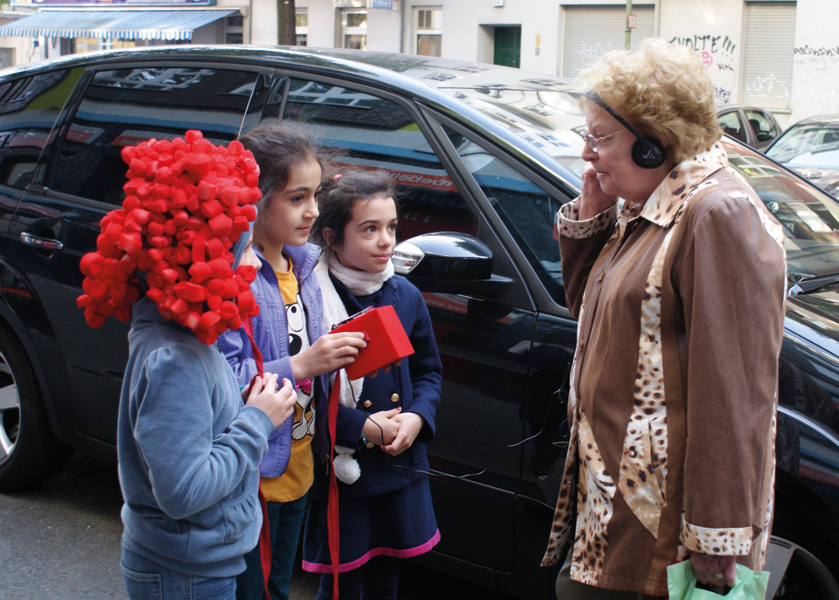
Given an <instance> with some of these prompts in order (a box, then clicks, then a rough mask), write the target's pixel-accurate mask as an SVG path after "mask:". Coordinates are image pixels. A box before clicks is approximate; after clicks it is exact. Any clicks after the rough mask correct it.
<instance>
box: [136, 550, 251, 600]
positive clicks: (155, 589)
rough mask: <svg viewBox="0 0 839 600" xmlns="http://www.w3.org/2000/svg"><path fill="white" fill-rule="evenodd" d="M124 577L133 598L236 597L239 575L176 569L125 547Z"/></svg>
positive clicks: (197, 599) (192, 599) (199, 599)
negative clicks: (213, 574)
mask: <svg viewBox="0 0 839 600" xmlns="http://www.w3.org/2000/svg"><path fill="white" fill-rule="evenodd" d="M120 567H122V580H123V582H124V583H125V591H126V592H128V597H129V598H130V599H131V600H234V598H235V597H236V578H235V577H199V576H197V575H188V574H186V573H181V572H180V571H173V570H172V569H167V568H166V567H164V566H161V565H159V564H157V563H156V562H154V561H151V560H149V559H147V558H145V557H143V556H140V555H139V554H136V553H134V552H131V550H127V549H125V548H123V549H122V560H121V561H120Z"/></svg>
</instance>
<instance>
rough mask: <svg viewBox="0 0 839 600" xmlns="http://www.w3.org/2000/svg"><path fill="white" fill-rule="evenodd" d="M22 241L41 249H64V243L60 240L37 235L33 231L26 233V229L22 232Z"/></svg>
mask: <svg viewBox="0 0 839 600" xmlns="http://www.w3.org/2000/svg"><path fill="white" fill-rule="evenodd" d="M20 241H21V242H23V243H24V244H26V245H27V246H33V247H35V248H39V249H41V250H63V249H64V244H62V243H61V242H59V241H58V240H51V239H49V238H42V237H38V236H37V235H32V234H31V233H26V232H25V231H22V232H21V233H20Z"/></svg>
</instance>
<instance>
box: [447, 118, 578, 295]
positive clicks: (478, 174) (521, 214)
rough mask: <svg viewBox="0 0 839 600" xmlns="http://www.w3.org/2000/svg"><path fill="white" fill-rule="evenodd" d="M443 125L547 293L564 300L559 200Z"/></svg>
mask: <svg viewBox="0 0 839 600" xmlns="http://www.w3.org/2000/svg"><path fill="white" fill-rule="evenodd" d="M443 129H444V131H445V132H446V134H447V135H448V136H449V139H450V140H451V141H452V144H453V145H454V147H455V148H456V149H457V152H458V154H459V155H460V157H461V158H462V159H463V162H464V164H465V165H466V167H467V168H468V169H469V171H470V172H471V173H472V176H473V177H474V178H475V181H476V182H477V183H478V185H479V186H480V188H481V190H482V191H483V192H484V194H485V195H486V197H487V199H488V200H489V201H490V203H491V204H492V205H493V206H494V208H495V209H496V211H497V212H498V215H499V216H500V217H501V219H502V220H503V221H504V225H505V226H506V227H507V229H508V231H509V232H510V233H511V234H512V236H513V238H515V240H516V243H517V244H518V246H519V248H521V250H522V252H523V253H524V255H525V256H526V257H527V260H528V262H529V263H530V264H531V266H532V267H533V269H534V270H535V271H536V273H537V275H538V276H539V279H540V280H541V281H542V283H543V284H544V285H545V287H546V288H547V290H548V293H549V294H550V295H551V297H552V298H554V300H556V301H558V302H560V303H563V304H564V292H562V267H561V264H560V260H559V243H558V242H557V239H556V236H555V227H554V223H555V221H556V213H557V211H558V210H559V207H560V205H561V202H559V201H558V200H556V199H555V198H553V197H552V196H551V195H550V194H549V193H548V192H546V191H545V190H543V189H542V188H541V187H539V186H538V185H536V184H534V183H533V182H531V181H530V180H529V179H527V178H526V177H524V176H522V175H521V174H520V173H519V172H518V171H516V170H515V169H513V168H511V167H510V166H508V165H507V164H506V163H504V162H503V161H502V160H501V159H499V158H498V157H496V156H494V155H493V154H491V153H489V152H487V151H486V150H485V149H484V148H483V147H481V146H479V145H478V144H476V143H475V142H473V141H471V140H469V139H468V138H467V137H465V136H463V135H460V134H459V133H457V132H455V131H453V130H452V129H450V128H448V127H444V128H443ZM567 200H568V199H567V198H566V199H564V201H567Z"/></svg>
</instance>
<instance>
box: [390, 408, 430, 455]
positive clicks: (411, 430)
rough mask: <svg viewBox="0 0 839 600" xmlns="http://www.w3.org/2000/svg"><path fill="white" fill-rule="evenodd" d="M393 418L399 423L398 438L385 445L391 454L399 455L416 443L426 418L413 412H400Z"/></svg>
mask: <svg viewBox="0 0 839 600" xmlns="http://www.w3.org/2000/svg"><path fill="white" fill-rule="evenodd" d="M392 420H393V421H395V422H396V424H397V425H398V427H397V429H396V438H395V439H394V440H393V441H392V442H391V443H390V444H389V445H385V448H384V450H385V452H387V453H388V454H390V455H391V456H398V455H399V454H402V453H403V452H405V450H407V449H408V448H410V447H411V446H412V445H413V444H414V440H416V439H417V436H418V435H419V432H420V431H422V426H423V425H424V424H425V420H424V419H423V418H422V417H421V416H419V415H418V414H417V413H412V412H406V413H401V414H398V415H396V416H394V417H393V419H392Z"/></svg>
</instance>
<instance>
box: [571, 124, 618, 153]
mask: <svg viewBox="0 0 839 600" xmlns="http://www.w3.org/2000/svg"><path fill="white" fill-rule="evenodd" d="M622 131H626V129H618V130H617V131H616V132H615V133H610V134H609V135H601V136H600V137H594V136H593V135H591V134H590V133H589V132H588V131H585V130H582V131H579V132H578V133H579V134H580V136H581V137H582V138H583V139H584V140H585V141H586V144H588V147H589V148H591V150H592V152H597V144H598V142H600V140H605V139H606V138H610V137H612V136H613V135H618V134H619V133H620V132H622Z"/></svg>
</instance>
